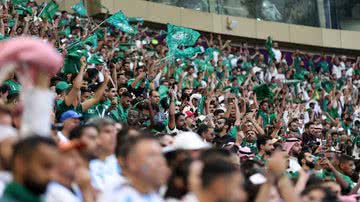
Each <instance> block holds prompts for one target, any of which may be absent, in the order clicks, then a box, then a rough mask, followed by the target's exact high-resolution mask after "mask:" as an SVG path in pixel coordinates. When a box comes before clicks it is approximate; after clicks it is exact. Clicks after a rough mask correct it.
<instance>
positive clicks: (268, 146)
mask: <svg viewBox="0 0 360 202" xmlns="http://www.w3.org/2000/svg"><path fill="white" fill-rule="evenodd" d="M256 146H257V148H258V150H259V153H258V154H257V155H256V156H255V158H254V160H256V161H259V162H261V163H263V164H265V162H266V161H267V159H268V158H270V155H271V153H272V151H273V150H274V146H273V143H272V139H271V138H270V137H267V136H260V137H259V138H258V139H257V140H256Z"/></svg>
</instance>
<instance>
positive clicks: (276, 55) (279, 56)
mask: <svg viewBox="0 0 360 202" xmlns="http://www.w3.org/2000/svg"><path fill="white" fill-rule="evenodd" d="M272 51H273V52H274V54H275V59H276V62H280V61H281V56H282V55H281V51H280V50H279V49H275V48H273V49H272Z"/></svg>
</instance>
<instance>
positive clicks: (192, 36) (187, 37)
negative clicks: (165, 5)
mask: <svg viewBox="0 0 360 202" xmlns="http://www.w3.org/2000/svg"><path fill="white" fill-rule="evenodd" d="M167 28H168V31H167V37H166V41H167V44H168V46H169V47H173V46H176V47H178V46H193V45H194V44H195V43H196V41H197V39H198V38H199V37H200V33H199V32H197V31H195V30H192V29H190V28H185V27H180V26H176V25H172V24H168V26H167Z"/></svg>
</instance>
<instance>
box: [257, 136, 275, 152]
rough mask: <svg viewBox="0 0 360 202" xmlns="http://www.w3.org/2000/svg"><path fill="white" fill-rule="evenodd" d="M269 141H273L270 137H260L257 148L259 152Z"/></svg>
mask: <svg viewBox="0 0 360 202" xmlns="http://www.w3.org/2000/svg"><path fill="white" fill-rule="evenodd" d="M269 140H271V138H270V137H268V136H264V135H262V136H259V137H258V138H257V140H256V147H257V148H258V150H260V146H261V145H266V142H267V141H269Z"/></svg>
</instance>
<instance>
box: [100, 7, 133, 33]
mask: <svg viewBox="0 0 360 202" xmlns="http://www.w3.org/2000/svg"><path fill="white" fill-rule="evenodd" d="M106 22H108V23H110V24H111V25H113V26H115V27H116V28H118V29H120V30H121V31H123V32H125V33H128V34H136V33H137V30H136V29H135V28H134V27H132V26H131V25H130V24H129V21H128V19H127V17H126V16H125V15H124V13H123V12H122V11H118V12H117V13H115V14H114V15H112V16H111V17H109V18H108V19H106Z"/></svg>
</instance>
